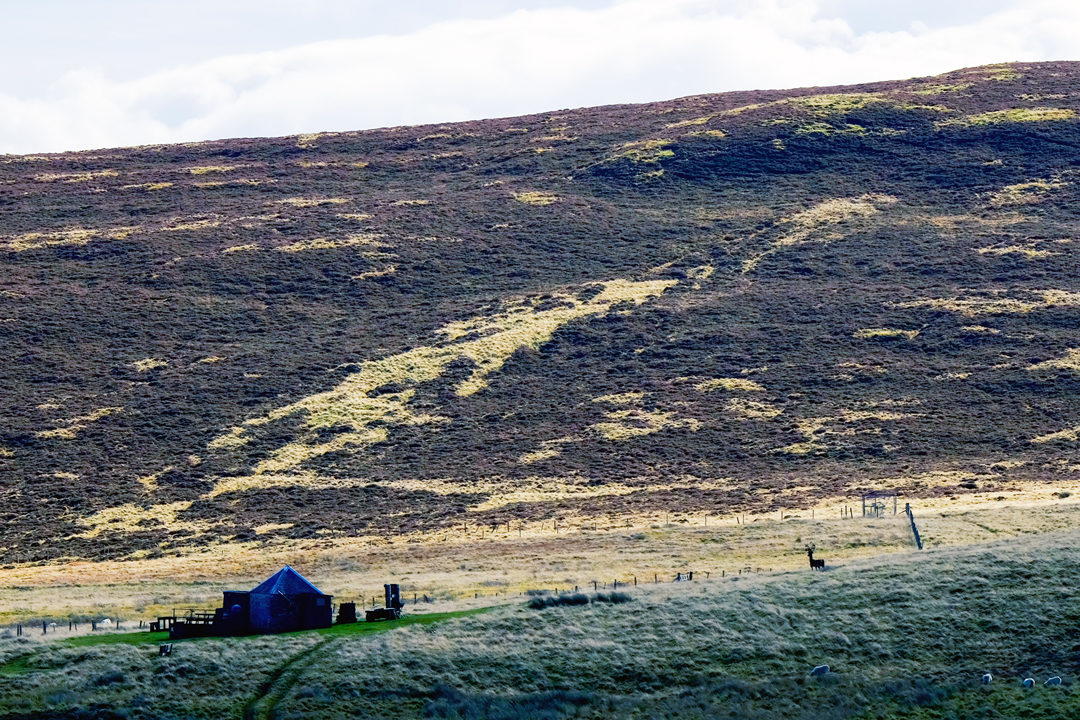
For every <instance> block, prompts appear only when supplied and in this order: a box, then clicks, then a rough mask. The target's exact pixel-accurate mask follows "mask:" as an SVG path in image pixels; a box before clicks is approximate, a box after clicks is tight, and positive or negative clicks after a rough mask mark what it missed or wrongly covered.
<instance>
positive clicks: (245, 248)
mask: <svg viewBox="0 0 1080 720" xmlns="http://www.w3.org/2000/svg"><path fill="white" fill-rule="evenodd" d="M258 249H259V246H258V245H255V244H254V243H249V244H247V245H232V246H230V247H227V248H225V249H224V250H222V251H221V252H223V253H234V252H249V251H251V250H258Z"/></svg>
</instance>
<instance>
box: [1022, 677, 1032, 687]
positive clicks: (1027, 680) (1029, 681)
mask: <svg viewBox="0 0 1080 720" xmlns="http://www.w3.org/2000/svg"><path fill="white" fill-rule="evenodd" d="M1023 685H1024V687H1026V688H1033V687H1035V678H1024V683H1023Z"/></svg>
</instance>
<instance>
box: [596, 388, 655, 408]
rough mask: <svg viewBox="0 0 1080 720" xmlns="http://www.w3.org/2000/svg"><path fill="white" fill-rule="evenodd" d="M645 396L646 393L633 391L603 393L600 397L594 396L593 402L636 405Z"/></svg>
mask: <svg viewBox="0 0 1080 720" xmlns="http://www.w3.org/2000/svg"><path fill="white" fill-rule="evenodd" d="M644 397H645V393H643V392H637V391H633V392H624V393H613V394H611V395H601V396H600V397H595V398H593V402H598V403H608V404H609V405H634V404H636V403H639V402H641V400H642V399H643V398H644Z"/></svg>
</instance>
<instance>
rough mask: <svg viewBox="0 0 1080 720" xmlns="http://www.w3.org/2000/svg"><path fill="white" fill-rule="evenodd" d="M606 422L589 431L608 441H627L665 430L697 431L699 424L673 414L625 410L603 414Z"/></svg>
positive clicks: (696, 421) (657, 411)
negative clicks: (682, 429) (683, 429)
mask: <svg viewBox="0 0 1080 720" xmlns="http://www.w3.org/2000/svg"><path fill="white" fill-rule="evenodd" d="M604 416H605V417H607V418H608V420H607V421H606V422H599V423H596V424H594V425H590V426H589V427H590V429H592V430H595V431H596V432H598V433H600V434H601V435H603V436H604V437H605V438H607V439H608V440H629V439H631V438H635V437H641V436H642V435H652V434H653V433H657V432H660V431H661V430H664V429H667V428H687V429H689V430H697V429H699V428H700V427H701V422H699V421H698V420H695V419H694V418H679V417H677V416H676V414H675V413H674V412H663V411H660V410H643V409H641V408H626V409H623V410H612V411H610V412H607V413H604Z"/></svg>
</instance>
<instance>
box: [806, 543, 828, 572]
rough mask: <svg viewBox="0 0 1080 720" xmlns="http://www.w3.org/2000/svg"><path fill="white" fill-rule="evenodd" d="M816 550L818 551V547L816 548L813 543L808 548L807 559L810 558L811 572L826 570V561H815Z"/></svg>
mask: <svg viewBox="0 0 1080 720" xmlns="http://www.w3.org/2000/svg"><path fill="white" fill-rule="evenodd" d="M816 549H817V546H815V545H814V544H813V543H810V544H809V545H807V546H806V555H807V557H809V558H810V569H811V570H824V569H825V561H824V560H815V559H814V550H816Z"/></svg>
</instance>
